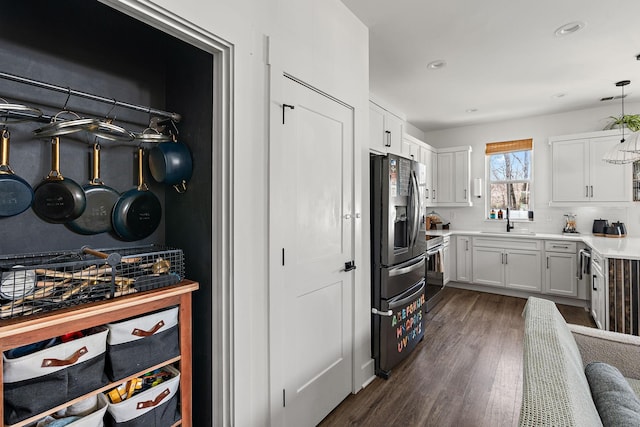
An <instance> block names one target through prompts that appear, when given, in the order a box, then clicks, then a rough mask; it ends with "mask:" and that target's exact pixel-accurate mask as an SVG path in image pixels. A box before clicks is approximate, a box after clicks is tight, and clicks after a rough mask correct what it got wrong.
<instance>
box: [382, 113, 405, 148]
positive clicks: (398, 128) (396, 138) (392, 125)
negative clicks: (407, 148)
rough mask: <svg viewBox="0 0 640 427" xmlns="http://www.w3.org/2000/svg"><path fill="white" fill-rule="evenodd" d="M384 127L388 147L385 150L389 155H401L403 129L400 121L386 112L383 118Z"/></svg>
mask: <svg viewBox="0 0 640 427" xmlns="http://www.w3.org/2000/svg"><path fill="white" fill-rule="evenodd" d="M384 127H385V131H386V132H389V142H390V146H389V147H388V148H387V150H388V151H389V152H390V153H394V154H402V132H403V128H404V123H403V122H402V119H401V118H400V117H398V116H394V115H393V114H391V113H390V112H388V111H386V114H385V116H384Z"/></svg>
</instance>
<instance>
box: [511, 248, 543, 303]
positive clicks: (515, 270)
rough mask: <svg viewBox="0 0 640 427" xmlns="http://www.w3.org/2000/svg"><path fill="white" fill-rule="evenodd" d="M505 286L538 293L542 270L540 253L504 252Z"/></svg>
mask: <svg viewBox="0 0 640 427" xmlns="http://www.w3.org/2000/svg"><path fill="white" fill-rule="evenodd" d="M504 256H505V259H504V267H505V270H504V276H505V286H506V287H507V288H512V289H521V290H524V291H532V292H540V291H541V290H542V270H541V268H540V266H541V264H540V260H541V255H540V251H524V250H517V249H509V250H507V251H505V254H504Z"/></svg>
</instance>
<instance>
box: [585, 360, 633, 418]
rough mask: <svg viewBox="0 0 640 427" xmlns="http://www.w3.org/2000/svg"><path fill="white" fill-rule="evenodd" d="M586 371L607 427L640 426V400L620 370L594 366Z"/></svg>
mask: <svg viewBox="0 0 640 427" xmlns="http://www.w3.org/2000/svg"><path fill="white" fill-rule="evenodd" d="M584 371H585V374H586V376H587V380H588V381H589V387H590V388H591V395H592V396H593V401H594V403H595V404H596V409H597V410H598V413H599V414H600V419H601V420H602V424H603V425H604V426H605V427H608V426H612V427H613V426H615V427H627V426H628V427H634V426H640V400H638V397H637V396H636V394H635V392H634V391H633V389H632V388H631V386H630V385H629V383H628V382H627V380H626V379H625V378H624V377H623V376H622V374H621V373H620V371H619V370H618V369H616V368H615V367H613V366H611V365H609V364H607V363H603V362H592V363H589V364H588V365H587V366H586V367H585V368H584Z"/></svg>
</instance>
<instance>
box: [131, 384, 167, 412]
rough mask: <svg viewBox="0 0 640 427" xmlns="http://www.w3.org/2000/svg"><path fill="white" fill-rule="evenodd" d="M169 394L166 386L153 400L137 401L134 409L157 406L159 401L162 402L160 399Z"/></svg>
mask: <svg viewBox="0 0 640 427" xmlns="http://www.w3.org/2000/svg"><path fill="white" fill-rule="evenodd" d="M170 394H171V392H170V391H169V389H168V388H166V389H164V391H163V392H162V393H160V394H159V395H157V396H156V398H155V399H153V400H146V401H144V402H138V405H137V406H136V409H144V408H150V407H153V406H157V405H158V404H159V403H160V402H162V400H163V399H164V398H165V397H167V396H169V395H170Z"/></svg>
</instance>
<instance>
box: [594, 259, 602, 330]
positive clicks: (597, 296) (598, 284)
mask: <svg viewBox="0 0 640 427" xmlns="http://www.w3.org/2000/svg"><path fill="white" fill-rule="evenodd" d="M602 279H603V277H602V275H600V274H598V273H597V272H595V271H594V274H592V276H591V280H592V282H591V317H593V321H594V322H596V326H597V327H598V329H604V328H603V326H604V325H603V324H602V323H603V322H602V318H603V314H602V313H603V311H602V306H603V304H602V302H601V300H602V299H603V292H604V283H603V280H602Z"/></svg>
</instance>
